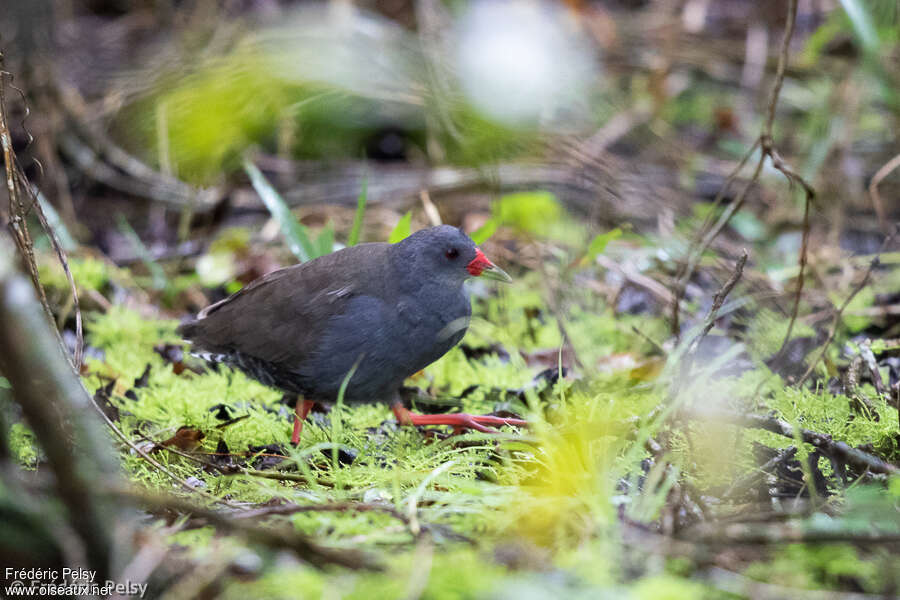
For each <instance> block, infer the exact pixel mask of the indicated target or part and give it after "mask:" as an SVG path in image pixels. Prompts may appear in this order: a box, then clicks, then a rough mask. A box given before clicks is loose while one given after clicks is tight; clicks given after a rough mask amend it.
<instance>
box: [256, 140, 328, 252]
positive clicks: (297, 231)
mask: <svg viewBox="0 0 900 600" xmlns="http://www.w3.org/2000/svg"><path fill="white" fill-rule="evenodd" d="M244 172H246V173H247V176H248V177H249V178H250V183H251V185H253V189H254V190H256V193H257V194H259V197H260V198H261V199H262V201H263V204H265V205H266V208H267V209H269V213H270V214H271V215H272V218H273V219H275V220H276V221H277V222H278V225H279V227H280V228H281V233H283V234H284V237H285V239H286V240H287V243H288V248H290V250H291V252H292V253H293V255H294V256H296V257H297V259H298V260H299V261H300V262H306V261H308V260H312V259H314V258H316V257H318V256H319V253H318V252H317V249H316V246H315V245H314V244H313V242H312V240H311V239H309V233H308V231H307V229H306V227H304V226H303V225H302V224H301V223H300V221H298V220H297V217H295V216H294V213H292V212H291V209H290V208H288V205H287V204H285V202H284V199H283V198H282V197H281V194H279V193H278V192H277V191H276V190H275V188H273V187H272V184H270V183H269V182H268V180H266V178H265V176H264V175H263V174H262V172H261V171H260V170H259V169H258V168H257V167H256V165H254V164H253V163H252V162H251V161H250V159H248V158H244Z"/></svg>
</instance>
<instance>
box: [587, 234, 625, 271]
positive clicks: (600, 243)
mask: <svg viewBox="0 0 900 600" xmlns="http://www.w3.org/2000/svg"><path fill="white" fill-rule="evenodd" d="M621 235H622V230H621V229H620V228H618V227H616V228H615V229H612V230H610V231H607V232H606V233H600V234H597V235H595V236H594V239H592V240H591V245H590V246H588V251H587V254H586V255H585V256H584V259H582V261H581V262H582V264H589V263H592V262H594V259H596V258H597V257H598V256H600V255H601V254H603V252H604V251H605V250H606V246H607V245H608V244H609V243H610V242H611V241H613V240H614V239H616V238H618V237H619V236H621Z"/></svg>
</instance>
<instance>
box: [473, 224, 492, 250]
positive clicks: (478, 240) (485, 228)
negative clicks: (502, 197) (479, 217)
mask: <svg viewBox="0 0 900 600" xmlns="http://www.w3.org/2000/svg"><path fill="white" fill-rule="evenodd" d="M495 231H497V221H495V220H494V219H488V220H487V221H485V222H484V225H482V226H481V227H479V228H478V229H476V230H475V231H473V232H472V234H471V235H470V236H469V237H470V238H472V241H473V242H475V244H477V245H479V246H480V245H481V244H483V243H485V242H486V241H487V240H488V239H490V237H491V236H492V235H494V232H495Z"/></svg>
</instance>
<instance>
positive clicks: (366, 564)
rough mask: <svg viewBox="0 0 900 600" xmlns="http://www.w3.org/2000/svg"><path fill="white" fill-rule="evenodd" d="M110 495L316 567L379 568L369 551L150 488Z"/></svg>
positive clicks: (112, 491) (114, 490)
mask: <svg viewBox="0 0 900 600" xmlns="http://www.w3.org/2000/svg"><path fill="white" fill-rule="evenodd" d="M106 491H107V492H108V493H109V494H111V495H115V496H118V497H120V498H123V499H125V500H128V501H130V502H133V503H135V504H139V505H142V506H144V507H145V508H148V509H150V510H153V511H175V512H179V513H187V514H191V515H193V516H195V517H198V518H202V519H205V520H206V521H208V522H209V523H210V524H211V525H213V526H214V527H216V528H217V529H221V530H224V531H227V532H229V533H234V534H238V535H242V536H244V537H245V538H247V539H248V540H250V541H251V542H255V543H258V544H262V545H264V546H268V547H270V548H278V549H281V548H288V549H291V550H293V551H294V553H295V554H296V555H297V556H298V557H299V558H301V559H303V560H304V561H306V562H308V563H310V564H311V565H313V566H315V567H319V568H322V567H324V566H327V565H338V566H342V567H346V568H349V569H378V568H379V566H378V564H377V563H376V562H375V561H374V560H373V559H372V558H371V557H370V556H369V555H367V554H365V553H363V552H360V551H358V550H350V549H348V550H338V549H336V548H327V547H325V546H320V545H318V544H316V543H315V542H313V541H312V540H311V539H310V538H309V537H307V536H306V535H303V534H301V533H298V532H295V531H293V529H292V528H291V529H287V528H282V529H280V530H277V529H271V528H268V527H260V526H258V525H255V524H253V523H248V522H247V521H246V520H244V519H235V518H234V516H233V515H230V514H227V513H221V512H218V511H215V510H210V509H208V508H205V507H202V506H197V505H195V504H193V503H192V502H188V501H187V500H184V499H181V498H177V497H174V496H165V495H162V494H155V493H152V492H149V491H144V490H138V489H134V488H125V487H111V488H109V489H107V490H106Z"/></svg>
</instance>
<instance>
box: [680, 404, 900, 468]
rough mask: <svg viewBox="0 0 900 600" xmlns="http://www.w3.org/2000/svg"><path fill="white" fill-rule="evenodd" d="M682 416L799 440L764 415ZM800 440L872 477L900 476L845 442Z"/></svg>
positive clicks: (819, 436)
mask: <svg viewBox="0 0 900 600" xmlns="http://www.w3.org/2000/svg"><path fill="white" fill-rule="evenodd" d="M681 415H682V416H685V417H688V418H690V419H702V420H712V421H719V422H723V423H729V424H732V425H740V426H741V427H752V428H754V429H765V430H766V431H771V432H772V433H777V434H778V435H782V436H784V437H787V438H790V439H796V437H797V436H796V432H795V431H794V427H793V426H792V425H791V424H790V423H788V422H787V421H782V420H781V419H776V418H775V417H767V416H763V415H754V414H748V413H739V412H733V411H727V410H696V409H694V410H682V411H681ZM799 433H800V438H801V439H802V440H803V441H804V442H806V443H807V444H810V445H812V446H814V447H816V448H818V449H820V450H821V451H822V452H823V453H824V454H826V455H829V456H834V457H837V458H840V459H842V460H843V461H844V462H846V463H848V464H850V465H853V466H855V467H857V468H859V469H863V470H868V471H871V472H873V473H883V474H886V475H900V467H896V466H894V465H892V464H890V463H888V462H885V461H883V460H882V459H880V458H878V457H877V456H873V455H871V454H869V453H867V452H863V451H862V450H860V449H858V448H853V447H851V446H849V445H848V444H847V443H845V442H836V441H834V440H833V439H831V436H829V435H826V434H824V433H818V432H815V431H810V430H808V429H800V432H799Z"/></svg>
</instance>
